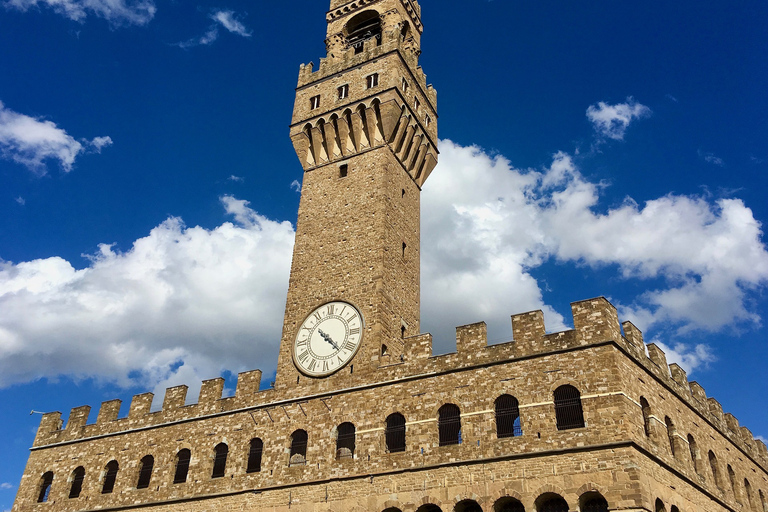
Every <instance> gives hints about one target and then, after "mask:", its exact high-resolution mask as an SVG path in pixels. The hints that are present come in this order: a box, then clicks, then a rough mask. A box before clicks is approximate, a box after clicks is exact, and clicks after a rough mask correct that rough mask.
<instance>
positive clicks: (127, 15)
mask: <svg viewBox="0 0 768 512" xmlns="http://www.w3.org/2000/svg"><path fill="white" fill-rule="evenodd" d="M4 5H5V7H6V8H13V9H18V10H20V11H23V12H26V11H28V10H30V9H32V8H39V7H48V8H50V9H53V11H54V12H56V13H57V14H60V15H62V16H64V17H66V18H69V19H71V20H73V21H80V22H83V21H85V19H86V18H87V17H88V15H93V16H96V17H98V18H103V19H105V20H107V21H108V22H110V23H111V24H112V25H116V26H119V25H146V24H147V23H149V22H150V21H151V20H152V18H154V16H155V13H156V12H157V8H156V7H155V2H154V1H153V0H7V1H6V2H5V3H4Z"/></svg>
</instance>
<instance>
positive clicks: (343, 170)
mask: <svg viewBox="0 0 768 512" xmlns="http://www.w3.org/2000/svg"><path fill="white" fill-rule="evenodd" d="M348 175H349V166H348V165H347V164H344V165H340V166H339V178H346V177H347V176H348Z"/></svg>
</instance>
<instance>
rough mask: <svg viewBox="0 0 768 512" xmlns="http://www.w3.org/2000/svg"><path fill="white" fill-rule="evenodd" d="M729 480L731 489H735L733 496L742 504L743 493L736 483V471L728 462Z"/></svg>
mask: <svg viewBox="0 0 768 512" xmlns="http://www.w3.org/2000/svg"><path fill="white" fill-rule="evenodd" d="M728 480H729V481H730V483H731V491H733V497H734V498H736V501H737V502H738V503H739V504H741V495H740V494H739V488H738V485H737V484H736V473H734V472H733V468H732V467H731V465H730V464H728Z"/></svg>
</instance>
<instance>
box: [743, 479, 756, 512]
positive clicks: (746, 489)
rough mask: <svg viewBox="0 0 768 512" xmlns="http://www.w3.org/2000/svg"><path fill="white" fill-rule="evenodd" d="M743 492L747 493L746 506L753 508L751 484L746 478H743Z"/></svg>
mask: <svg viewBox="0 0 768 512" xmlns="http://www.w3.org/2000/svg"><path fill="white" fill-rule="evenodd" d="M744 494H746V495H747V508H750V509H752V508H754V507H752V486H751V485H750V484H749V480H747V479H746V478H745V479H744Z"/></svg>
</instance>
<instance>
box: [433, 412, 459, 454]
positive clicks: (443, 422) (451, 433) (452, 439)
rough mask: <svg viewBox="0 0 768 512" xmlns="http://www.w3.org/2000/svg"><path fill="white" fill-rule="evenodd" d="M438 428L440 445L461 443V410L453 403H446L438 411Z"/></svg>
mask: <svg viewBox="0 0 768 512" xmlns="http://www.w3.org/2000/svg"><path fill="white" fill-rule="evenodd" d="M437 430H438V435H439V438H440V442H439V444H440V446H449V445H452V444H461V411H460V410H459V407H458V406H456V405H453V404H445V405H444V406H442V407H441V408H440V410H439V411H437Z"/></svg>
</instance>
